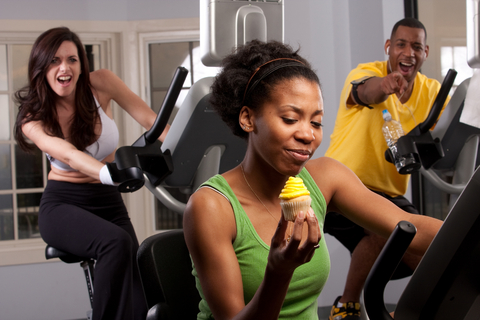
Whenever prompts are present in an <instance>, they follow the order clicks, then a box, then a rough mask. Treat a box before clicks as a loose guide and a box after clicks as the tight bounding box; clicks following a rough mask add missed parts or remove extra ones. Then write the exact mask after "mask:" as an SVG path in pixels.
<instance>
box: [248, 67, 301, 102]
mask: <svg viewBox="0 0 480 320" xmlns="http://www.w3.org/2000/svg"><path fill="white" fill-rule="evenodd" d="M278 60H290V61H291V62H286V63H282V64H279V65H276V66H275V67H273V68H270V69H269V70H267V71H266V72H265V73H264V74H262V75H261V76H260V78H258V79H257V80H255V81H254V82H253V83H252V85H251V86H250V87H249V85H250V82H251V81H252V79H253V77H255V75H256V74H257V72H258V71H259V70H260V69H261V68H262V67H263V66H265V65H267V64H269V63H271V62H273V61H278ZM285 67H305V68H306V67H307V66H306V65H305V63H303V62H302V61H300V60H297V59H292V58H277V59H273V60H270V61H267V62H265V63H264V64H262V65H261V66H259V67H258V68H257V69H255V71H254V72H253V74H252V76H251V77H250V79H248V82H247V86H246V88H245V92H244V93H243V100H242V105H243V103H244V102H245V100H246V99H247V98H248V97H249V96H250V94H251V93H252V91H253V89H255V87H256V86H257V85H258V84H259V83H260V81H262V80H263V79H264V78H265V77H267V76H269V75H270V74H272V73H273V72H275V71H277V70H278V69H281V68H285Z"/></svg>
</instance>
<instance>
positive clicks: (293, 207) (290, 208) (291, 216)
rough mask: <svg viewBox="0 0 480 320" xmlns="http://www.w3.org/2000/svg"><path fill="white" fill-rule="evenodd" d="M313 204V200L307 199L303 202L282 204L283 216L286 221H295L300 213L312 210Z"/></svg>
mask: <svg viewBox="0 0 480 320" xmlns="http://www.w3.org/2000/svg"><path fill="white" fill-rule="evenodd" d="M311 202H312V199H310V197H309V199H306V200H303V201H286V202H283V201H282V202H281V205H282V209H283V216H284V217H285V220H287V221H295V218H296V217H297V214H298V212H300V211H303V212H305V213H306V212H307V211H308V209H309V208H310V203H311Z"/></svg>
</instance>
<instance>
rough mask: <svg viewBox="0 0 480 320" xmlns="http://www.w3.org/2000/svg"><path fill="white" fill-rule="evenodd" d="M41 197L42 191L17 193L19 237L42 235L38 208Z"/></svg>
mask: <svg viewBox="0 0 480 320" xmlns="http://www.w3.org/2000/svg"><path fill="white" fill-rule="evenodd" d="M41 198H42V194H41V193H29V194H19V195H17V203H18V238H19V239H28V238H38V237H40V232H39V229H38V208H39V206H40V199H41Z"/></svg>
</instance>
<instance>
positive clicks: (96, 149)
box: [46, 99, 119, 171]
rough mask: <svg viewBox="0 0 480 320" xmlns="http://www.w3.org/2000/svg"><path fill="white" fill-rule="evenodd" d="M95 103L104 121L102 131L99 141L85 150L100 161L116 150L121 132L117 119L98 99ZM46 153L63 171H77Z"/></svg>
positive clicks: (52, 162) (56, 166)
mask: <svg viewBox="0 0 480 320" xmlns="http://www.w3.org/2000/svg"><path fill="white" fill-rule="evenodd" d="M95 103H96V105H97V108H98V114H99V115H100V122H101V123H102V132H101V133H100V136H99V137H98V139H97V141H95V142H94V143H92V144H91V145H89V146H88V147H86V148H85V151H84V152H85V153H86V154H88V155H91V156H92V157H94V158H95V159H97V160H98V161H102V160H103V159H105V157H107V156H108V155H110V154H111V153H112V152H113V151H115V150H116V148H117V146H118V139H119V134H118V128H117V125H116V124H115V121H113V119H110V117H109V116H107V114H106V113H105V111H103V109H102V108H101V107H100V104H99V103H98V101H97V99H95ZM46 155H47V158H48V160H50V164H51V165H52V166H53V167H55V168H57V169H60V170H63V171H77V170H75V169H73V168H72V167H70V166H69V165H67V164H65V163H63V162H61V161H60V160H57V159H55V158H53V157H52V156H50V155H49V154H48V153H46Z"/></svg>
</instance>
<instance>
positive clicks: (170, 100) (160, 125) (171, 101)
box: [145, 67, 188, 143]
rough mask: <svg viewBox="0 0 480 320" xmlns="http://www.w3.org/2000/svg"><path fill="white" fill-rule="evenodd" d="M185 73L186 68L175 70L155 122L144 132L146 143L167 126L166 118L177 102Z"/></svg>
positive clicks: (156, 136) (155, 137)
mask: <svg viewBox="0 0 480 320" xmlns="http://www.w3.org/2000/svg"><path fill="white" fill-rule="evenodd" d="M187 74H188V70H187V69H186V68H184V67H178V68H177V70H176V71H175V74H174V76H173V79H172V82H171V83H170V87H169V88H168V91H167V94H166V95H165V99H163V103H162V107H161V108H160V111H159V113H158V115H157V118H156V119H155V123H154V124H153V126H152V127H151V128H150V130H148V131H147V132H146V133H145V140H146V142H147V143H153V142H155V140H157V139H158V137H160V135H161V134H162V132H163V130H164V129H165V127H166V126H167V123H168V118H170V115H171V114H172V111H173V108H174V107H175V102H177V98H178V95H179V94H180V91H181V90H182V87H183V83H184V82H185V79H186V78H187Z"/></svg>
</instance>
